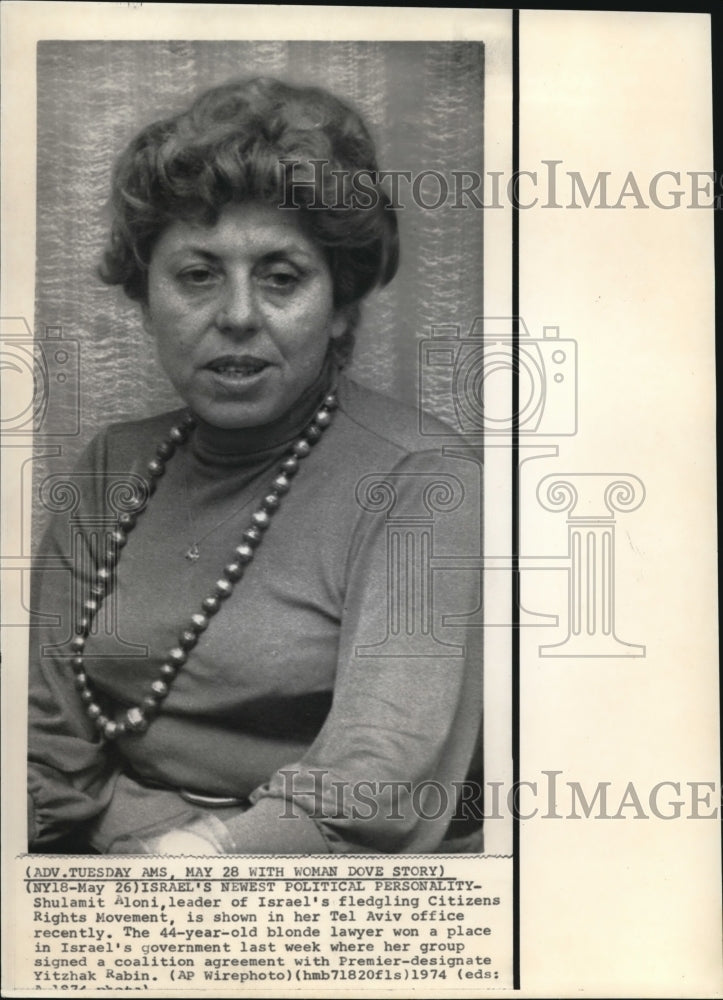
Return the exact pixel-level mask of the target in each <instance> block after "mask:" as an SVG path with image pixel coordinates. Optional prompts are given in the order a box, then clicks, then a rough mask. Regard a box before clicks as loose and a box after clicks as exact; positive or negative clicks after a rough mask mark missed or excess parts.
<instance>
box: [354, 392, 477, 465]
mask: <svg viewBox="0 0 723 1000" xmlns="http://www.w3.org/2000/svg"><path fill="white" fill-rule="evenodd" d="M339 409H340V411H341V412H342V413H344V415H345V416H346V417H347V418H348V421H349V422H350V423H351V424H353V426H354V427H355V428H356V432H357V435H358V436H359V437H366V438H367V439H368V440H369V442H370V444H371V445H372V446H373V447H377V448H379V447H381V448H382V449H383V448H384V447H385V446H386V447H388V448H389V449H391V450H396V451H398V452H400V453H402V454H403V453H406V454H416V453H419V452H427V451H438V450H439V448H440V446H441V445H442V444H445V445H448V444H451V443H454V441H455V440H459V435H458V434H457V432H456V431H454V430H453V429H452V428H451V427H449V426H448V425H447V424H445V423H443V421H441V420H439V419H438V418H437V417H435V416H433V415H432V414H430V413H428V412H427V411H423V410H420V409H419V408H415V407H413V406H409V405H408V404H407V403H403V402H401V401H400V400H398V399H394V398H393V397H391V396H388V395H385V394H384V393H381V392H377V391H376V390H374V389H370V388H368V387H367V386H364V385H361V384H360V383H359V382H356V381H354V380H353V379H351V378H348V377H346V376H341V377H340V379H339Z"/></svg>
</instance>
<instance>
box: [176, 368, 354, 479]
mask: <svg viewBox="0 0 723 1000" xmlns="http://www.w3.org/2000/svg"><path fill="white" fill-rule="evenodd" d="M336 375H337V371H336V368H335V366H334V365H333V363H332V362H331V361H330V360H327V362H326V363H325V365H324V367H323V368H322V370H321V372H320V373H319V376H318V377H317V378H316V380H315V381H314V382H313V383H312V385H310V386H309V388H308V389H307V390H306V391H305V392H304V393H303V394H302V396H301V397H300V398H299V399H297V400H296V401H295V402H294V403H293V404H292V405H291V406H290V407H289V409H288V410H287V411H286V413H284V414H283V415H282V416H281V417H279V418H278V419H277V420H274V421H272V422H271V423H270V424H264V425H263V426H261V427H242V428H222V427H214V426H213V425H212V424H209V423H206V422H205V421H204V420H201V419H200V418H198V417H197V418H196V419H197V425H196V429H195V430H194V432H193V434H192V435H191V439H190V447H191V453H192V454H193V456H194V457H195V458H196V459H198V460H199V461H200V462H201V463H203V464H213V465H231V464H245V461H249V460H250V461H252V462H253V461H256V460H258V459H259V458H263V457H264V456H265V455H267V454H269V453H270V452H273V451H276V450H277V449H280V448H283V447H284V446H286V445H288V444H289V443H290V442H292V441H293V440H294V438H296V437H298V436H299V434H300V433H301V432H302V431H303V430H304V428H305V427H306V426H307V424H308V423H310V421H311V418H312V417H313V415H314V412H315V410H316V409H317V407H318V406H319V403H320V401H321V398H322V397H323V396H324V394H325V393H327V392H328V391H329V389H330V388H332V386H333V385H334V383H335V380H336Z"/></svg>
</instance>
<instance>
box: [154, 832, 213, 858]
mask: <svg viewBox="0 0 723 1000" xmlns="http://www.w3.org/2000/svg"><path fill="white" fill-rule="evenodd" d="M142 843H144V844H145V846H146V848H147V849H146V850H144V851H141V852H140V853H142V854H171V855H173V854H191V855H204V856H205V855H208V854H223V851H220V850H219V849H218V847H217V846H216V844H214V843H212V842H211V841H210V840H208V839H207V838H206V837H202V836H200V834H198V833H196V832H194V831H192V830H187V829H183V828H182V829H180V830H169V831H168V833H162V834H161V836H160V837H154V838H153V839H152V840H148V841H145V842H142Z"/></svg>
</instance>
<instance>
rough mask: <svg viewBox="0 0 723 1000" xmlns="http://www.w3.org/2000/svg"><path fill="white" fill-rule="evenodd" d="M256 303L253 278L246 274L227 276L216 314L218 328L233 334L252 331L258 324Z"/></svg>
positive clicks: (237, 334)
mask: <svg viewBox="0 0 723 1000" xmlns="http://www.w3.org/2000/svg"><path fill="white" fill-rule="evenodd" d="M257 305H258V304H257V300H256V293H255V290H254V284H253V280H252V279H251V278H250V277H248V276H246V275H235V276H232V277H229V278H228V279H227V281H226V283H225V284H224V287H223V290H222V294H221V300H220V302H219V308H218V313H217V316H216V323H217V325H218V327H219V329H220V330H223V332H224V333H228V334H231V335H235V336H243V335H246V334H249V333H253V332H254V331H255V330H256V329H257V328H258V325H259V316H258V308H257Z"/></svg>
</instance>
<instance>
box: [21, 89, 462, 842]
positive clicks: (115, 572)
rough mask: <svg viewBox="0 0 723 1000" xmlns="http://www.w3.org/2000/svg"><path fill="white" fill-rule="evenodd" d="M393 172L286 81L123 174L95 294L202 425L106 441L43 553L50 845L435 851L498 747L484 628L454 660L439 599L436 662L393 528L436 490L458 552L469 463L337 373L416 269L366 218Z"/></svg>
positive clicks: (38, 699) (221, 103) (173, 130)
mask: <svg viewBox="0 0 723 1000" xmlns="http://www.w3.org/2000/svg"><path fill="white" fill-rule="evenodd" d="M375 171H376V161H375V153H374V148H373V144H372V142H371V139H370V137H369V135H368V133H367V131H366V129H365V127H364V125H363V123H362V121H361V120H360V118H359V116H358V115H357V114H356V113H355V112H354V111H352V110H351V109H350V108H348V107H347V106H345V105H344V104H342V103H341V102H339V101H338V100H336V99H335V98H333V97H331V96H330V95H329V94H327V93H325V92H323V91H320V90H316V89H299V88H293V87H290V86H287V85H284V84H282V83H280V82H278V81H275V80H270V79H254V80H250V81H246V82H242V83H232V84H228V85H226V86H222V87H218V88H215V89H213V90H211V91H209V92H207V93H206V94H204V95H202V96H201V97H200V98H199V99H198V100H197V101H195V103H194V104H193V105H192V106H191V107H190V109H189V110H188V111H187V112H185V113H183V114H180V115H178V116H177V117H175V118H173V119H170V120H166V121H161V122H157V123H155V124H153V125H151V126H149V127H148V128H147V129H145V130H144V131H143V132H142V133H141V134H140V135H139V136H138V137H137V138H136V139H135V140H134V141H133V142H132V143H131V144H130V145H129V147H128V148H127V149H126V151H125V152H124V154H123V155H122V156H121V158H120V160H119V162H118V164H117V166H116V170H115V174H114V179H113V208H114V222H113V228H112V233H111V238H110V242H109V247H108V249H107V251H106V255H105V258H104V263H103V266H102V269H101V276H102V277H103V279H104V280H105V281H106V282H107V283H109V284H120V285H122V287H123V288H124V290H125V292H126V293H127V295H129V296H130V297H131V298H132V299H133V300H135V301H137V302H138V303H139V305H140V309H141V312H142V317H143V323H144V326H145V328H146V330H147V331H148V333H149V335H150V337H151V338H152V339H153V341H154V342H155V345H156V349H157V352H158V355H159V358H160V361H161V364H162V366H163V368H164V369H165V371H166V373H167V375H168V377H169V378H170V380H171V382H172V383H173V385H174V387H175V389H176V390H177V392H178V393H179V395H180V396H181V398H182V399H183V401H184V402H185V404H186V407H187V408H186V409H184V410H181V411H177V412H175V413H171V414H163V415H161V416H157V417H152V418H150V419H147V420H142V421H136V422H132V423H124V424H117V425H114V426H111V427H110V428H108V429H107V430H106V431H104V432H103V433H101V434H99V435H98V436H97V437H96V438H95V439H94V440H93V441H92V442H91V444H90V446H89V447H88V449H87V450H86V452H85V454H84V456H83V459H82V462H81V465H80V467H79V469H78V470H77V473H76V476H75V479H74V482H75V483H77V485H78V491H79V497H80V506H79V508H78V510H76V512H75V514H74V521H73V525H72V526H69V523H68V520H67V518H65V519H63V518H62V517H60V516H59V517H57V518H56V520H55V521H54V523H53V524H52V525H51V527H50V529H49V530H48V532H47V533H46V537H45V539H44V542H43V547H42V551H41V556H42V557H47V558H46V559H45V561H46V564H48V561H49V560H50V561H52V560H56V564H57V561H59V560H60V561H62V560H64V561H65V566H66V568H67V570H68V572H66V573H61V572H45V573H40V572H38V573H37V574H36V578H35V584H34V588H35V589H34V596H33V605H32V606H33V607H35V608H39V609H42V610H43V612H46V613H55V614H57V616H58V620H59V621H60V626H59V627H57V628H55V629H54V630H51V632H50V635H49V634H47V633H45V634H43V635H41V636H40V638H39V640H37V641H36V642H35V643H34V649H33V652H32V656H31V678H30V726H31V729H30V765H29V792H30V821H29V822H30V826H29V830H30V833H29V839H30V843H31V846H32V847H33V848H34V849H36V850H48V849H52V847H53V845H54V844H55V845H56V848H57V844H58V842H60V843H63V844H64V846H65V847H67V846H68V844H69V843H70V845H71V847H72V846H73V845H75V849H76V850H77V849H78V848H77V845H78V843H81V842H82V843H85V844H89V845H90V846H91V848H92V849H93V850H96V851H101V852H109V853H161V854H162V853H196V854H214V853H216V854H221V853H237V854H308V853H324V852H339V853H341V852H348V853H360V852H361V853H364V852H378V851H385V852H387V851H389V852H427V851H430V850H438V849H440V846H441V845H442V842H443V839H444V837H445V835H446V834H447V833H448V830H449V828H450V822H451V820H452V818H453V816H454V813H455V808H456V800H457V799H458V797H459V789H460V786H461V782H462V779H464V777H465V774H466V773H467V770H468V767H469V765H470V761H471V759H472V756H473V752H474V749H475V745H476V740H477V736H478V731H479V720H480V716H481V705H480V702H481V696H480V689H481V678H480V666H479V654H478V651H477V649H475V648H473V647H474V645H475V638H476V636H477V635H478V633H476V632H474V631H473V632H471V633H470V635H467V636H465V635H462V637H461V638H462V640H463V642H460V632H459V629H457V630H456V632H455V635H454V637H453V639H454V641H449V640H447V641H439V640H437V639H436V638H434V637H432V636H431V635H430V634H429V623H430V622H431V618H430V614H431V613H429V612H428V611H427V610H426V607H427V606H426V604H425V605H424V608H423V615H422V617H423V621H422V629H421V631H422V633H424V634H423V635H422V642H421V645H420V635H419V631H420V630H419V629H414V628H412V629H410V628H407V629H406V632H405V631H404V629H400V628H399V608H398V607H395V605H394V600H392V599H391V597H390V595H391V593H392V591H391V590H390V582H389V577H388V571H389V566H390V565H392V563H391V562H390V560H392V559H393V558H397V557H396V556H395V555H394V553H393V551H392V548H390V542H389V539H390V533H389V531H388V526H389V523H390V518H392V517H393V518H394V519H395V520H396V522H399V523H407V522H408V523H409V524H412V525H414V524H415V522H418V521H419V518H420V511H422V513H423V514H424V515H425V517H426V521H425V523H427V524H428V523H429V512H430V509H432V508H431V507H430V500H429V496H430V494H429V490H430V489H432V490H434V489H435V488H436V489H437V490H440V489H441V490H442V492H443V493H444V491H446V493H445V496H446V499H444V497H443V498H442V500H441V508H442V509H443V512H444V511H445V510H446V513H444V516H443V519H442V522H441V523H440V525H439V527H440V529H441V534H442V536H443V540H445V538H444V536H446V545H447V548H448V550H449V551H451V552H456V553H457V554H464V553H465V552H466V551H468V546H469V539H470V533H471V532H474V531H478V530H479V500H478V496H476V489H475V487H476V484H475V482H474V471H475V467H474V466H473V465H472V464H471V463H468V462H464V461H462V460H460V459H452V458H450V459H443V458H442V457H441V455H440V453H439V450H438V449H437V450H435V449H432V448H430V446H429V442H428V439H425V438H422V437H421V436H420V435H419V433H418V431H417V419H416V414H415V413H413V412H410V411H407V410H406V409H404V408H403V407H401V406H399V405H398V404H395V403H394V402H393V401H391V400H388V399H385V398H383V397H381V396H378V395H376V394H374V393H371V392H369V391H368V390H366V389H362V388H361V387H359V386H357V385H355V384H354V383H352V382H351V381H350V380H348V379H347V378H345V377H344V376H343V374H342V371H341V370H342V368H343V367H344V364H345V363H346V362H347V360H348V358H349V356H350V352H351V347H352V344H353V330H354V327H355V325H356V323H357V320H358V317H359V307H360V304H361V302H362V300H363V299H364V297H365V296H366V295H367V294H368V292H369V291H370V290H371V289H372V288H373V287H374V286H375V285H382V284H385V283H386V282H388V281H389V280H391V278H392V277H393V275H394V272H395V270H396V266H397V258H398V251H397V228H396V220H395V216H394V212H393V211H392V210H391V209H390V208H389V203H388V201H387V200H386V199H385V198H384V196H383V194H382V193H381V192H380V191H379V190H378V189H377V188H374V189H373V190H374V196H373V197H369V196H367V197H366V198H362V197H357V195H358V193H359V187H358V185H357V184H356V179H357V178H359V177H360V176H362V175H363V176H364V177H365V178H366V180H367V182H368V181H369V178H370V177H373V175H374V172H375ZM119 482H120V484H121V486H122V487H125V492H123V489H121V492H120V494H119V493H118V490H117V489H116V487H117V486H118V484H119ZM435 483H436V486H435ZM465 484H466V485H465ZM114 490H115V492H114ZM380 491H381V492H380ZM385 491H386V492H385ZM420 491H422V492H421V493H420ZM424 491H426V492H424ZM382 495H383V497H385V498H386V497H392V499H393V503H391V502H390V503H387V504H386V506H385V505H384V504H380V496H382ZM119 496H120V498H121V499H120V500H119V499H118V498H119ZM420 497H421V500H422V501H423V503H422V502H421V501H420ZM109 498H111V499H110V500H109ZM113 498H114V500H113ZM463 498H466V499H465V502H462V500H463ZM113 502H115V504H116V508H117V510H118V513H117V520H116V521H115V523H113V524H111V525H110V528H109V530H103V529H102V527H101V528H99V525H101V526H103V525H104V524H107V519H108V511H109V503H110V508H111V509H112V507H113ZM437 506H438V507H439V506H440V504H438V505H437ZM405 519H406V521H405ZM71 527H72V528H73V529H74V532H75V534H74V537H76V536H77V538H76V541H75V542H74V543H73V544H72V545H71V544H69V540H68V539H69V531H70V528H71ZM415 530H416V529H415ZM438 534H439V532H438ZM409 537H411V536H409ZM409 544H410V543H407V545H409ZM409 551H410V550H409V549H408V551H407V556H409ZM41 561H42V560H41ZM69 580H71V581H72V585H71V586H70V587H69V586H68V582H69ZM409 580H410V584H409V586H408V587H407V590H406V592H405V596H404V600H406V601H407V605H408V607H407V612H408V614H407V622H409V621H411V620H412V618H413V616H414V614H416V611H415V610H414V609H415V607H416V604H415V602H417V603H419V602H420V601H427V603H429V601H430V600H431V598H429V595H427V594H421V595H420V594H419V593H418V592H415V591H413V589H412V588H411V581H412V580H418V581H421V582H419V584H418V586H421V587H427V586H429V583H430V580H431V575H430V579H427V577H423V578H420V577H419V576H418V575H417V576H414V573H412V575H411V576H410V577H409ZM434 588H435V589H434V614H435V615H436V616H437V617H440V616H441V613H442V612H446V613H448V614H449V613H452V614H453V613H457V614H461V615H464V614H465V613H468V612H470V611H473V610H474V609H475V608H476V607H477V606H478V604H479V594H478V593H477V580H476V576H475V574H474V573H472V574H470V573H465V572H453V571H449V572H447V573H444V572H441V573H438V574H437V573H436V574H434ZM395 593H396V591H395ZM395 599H396V598H395ZM410 608H411V609H412V610H411V612H409V609H410ZM410 614H411V617H410ZM395 616H396V617H395ZM111 620H112V621H113V622H117V623H118V627H117V628H109V627H108V622H109V621H111ZM69 635H72V636H73V637H72V638H69ZM390 636H391V638H392V639H393V641H391V642H390V641H389V640H390ZM430 650H431V651H432V652H433V653H434V655H430ZM139 651H140V654H141V655H139ZM68 836H69V837H70V840H68ZM62 838H65V840H64V841H63V839H62ZM81 838H82V839H81Z"/></svg>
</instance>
